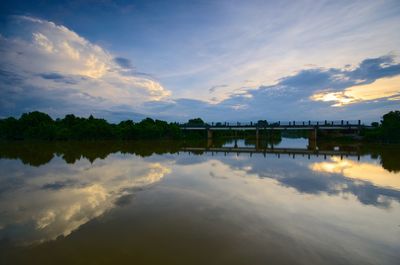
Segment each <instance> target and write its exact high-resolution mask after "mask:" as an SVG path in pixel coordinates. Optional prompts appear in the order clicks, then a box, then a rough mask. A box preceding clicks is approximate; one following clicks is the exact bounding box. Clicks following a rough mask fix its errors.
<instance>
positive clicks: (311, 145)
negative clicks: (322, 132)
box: [308, 128, 318, 150]
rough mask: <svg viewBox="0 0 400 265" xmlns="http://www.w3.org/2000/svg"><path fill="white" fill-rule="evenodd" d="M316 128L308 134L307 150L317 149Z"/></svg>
mask: <svg viewBox="0 0 400 265" xmlns="http://www.w3.org/2000/svg"><path fill="white" fill-rule="evenodd" d="M317 136H318V132H317V128H314V129H313V130H311V131H310V132H309V134H308V149H310V150H316V149H317Z"/></svg>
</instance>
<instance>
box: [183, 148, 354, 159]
mask: <svg viewBox="0 0 400 265" xmlns="http://www.w3.org/2000/svg"><path fill="white" fill-rule="evenodd" d="M181 151H184V152H193V153H197V152H204V153H211V154H214V153H224V154H225V155H226V154H227V153H236V154H240V153H247V154H250V156H251V155H252V154H263V155H264V156H265V155H266V154H276V155H277V156H278V157H279V156H280V155H283V154H287V155H290V156H292V157H293V158H295V157H296V155H301V156H308V157H309V158H310V156H317V157H318V156H323V157H324V159H326V158H327V157H328V156H340V157H341V158H343V157H348V156H356V157H357V158H358V159H360V154H359V153H358V152H355V151H342V150H309V149H303V148H265V149H261V148H254V147H209V148H205V147H183V148H181Z"/></svg>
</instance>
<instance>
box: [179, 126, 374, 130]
mask: <svg viewBox="0 0 400 265" xmlns="http://www.w3.org/2000/svg"><path fill="white" fill-rule="evenodd" d="M360 128H366V129H369V128H370V127H369V126H362V127H361V126H340V125H338V126H277V127H256V126H226V127H225V126H222V127H217V126H204V127H200V126H199V127H190V126H188V127H186V126H181V129H183V130H211V131H226V130H236V131H247V130H248V131H255V130H308V131H311V130H315V129H318V130H358V129H360Z"/></svg>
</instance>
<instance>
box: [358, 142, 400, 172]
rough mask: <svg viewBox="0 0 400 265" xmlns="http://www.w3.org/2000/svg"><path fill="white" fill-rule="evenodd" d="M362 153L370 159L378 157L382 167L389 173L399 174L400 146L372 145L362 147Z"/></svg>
mask: <svg viewBox="0 0 400 265" xmlns="http://www.w3.org/2000/svg"><path fill="white" fill-rule="evenodd" d="M363 152H365V153H366V154H371V157H372V158H378V157H380V163H381V165H382V167H383V168H384V169H386V170H388V171H389V172H394V173H397V172H400V163H399V161H400V146H398V145H395V146H393V145H391V146H386V145H379V146H377V145H372V146H366V147H364V148H363Z"/></svg>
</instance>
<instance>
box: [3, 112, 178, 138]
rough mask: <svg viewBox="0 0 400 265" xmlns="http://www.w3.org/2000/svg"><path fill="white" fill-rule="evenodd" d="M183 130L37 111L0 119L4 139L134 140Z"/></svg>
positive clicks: (163, 124)
mask: <svg viewBox="0 0 400 265" xmlns="http://www.w3.org/2000/svg"><path fill="white" fill-rule="evenodd" d="M180 137H181V131H180V128H179V126H178V125H177V124H174V123H167V122H165V121H161V120H153V119H150V118H146V119H144V120H142V121H141V122H139V123H134V122H133V121H131V120H127V121H122V122H120V123H119V124H110V123H108V122H107V121H106V120H104V119H96V118H94V117H93V116H92V115H90V117H89V118H80V117H76V116H75V115H73V114H68V115H66V116H65V117H64V118H63V119H57V120H55V121H54V120H53V119H52V118H51V117H50V116H49V115H47V114H45V113H42V112H38V111H34V112H30V113H24V114H23V115H22V116H21V117H20V118H19V119H15V118H7V119H0V139H4V140H28V139H30V140H110V139H121V140H130V139H131V140H134V139H155V138H157V139H159V138H165V139H177V138H180Z"/></svg>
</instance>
